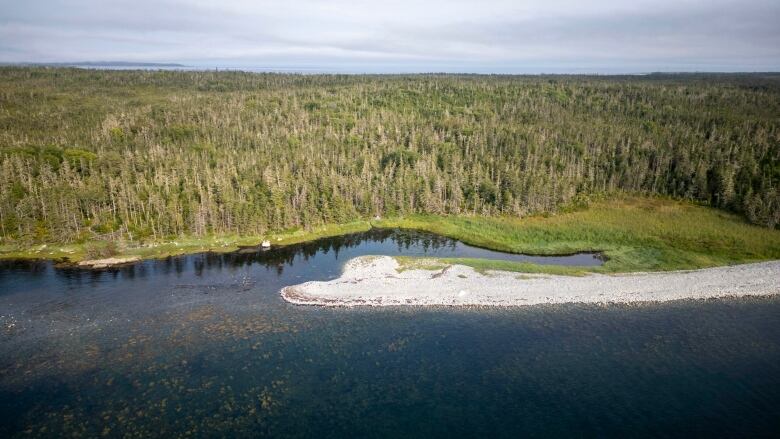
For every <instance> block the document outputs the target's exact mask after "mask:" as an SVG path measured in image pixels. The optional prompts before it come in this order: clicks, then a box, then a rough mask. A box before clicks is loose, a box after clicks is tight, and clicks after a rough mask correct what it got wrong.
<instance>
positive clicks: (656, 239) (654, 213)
mask: <svg viewBox="0 0 780 439" xmlns="http://www.w3.org/2000/svg"><path fill="white" fill-rule="evenodd" d="M372 224H373V225H374V226H376V227H397V228H404V229H416V230H424V231H428V232H432V233H436V234H440V235H444V236H448V237H451V238H455V239H458V240H460V241H463V242H464V243H467V244H470V245H475V246H479V247H485V248H490V249H493V250H500V251H506V252H512V253H525V254H535V255H563V254H571V253H577V252H584V251H598V252H602V253H603V254H604V256H605V257H606V258H607V261H606V263H605V264H604V265H603V266H601V267H564V268H561V267H558V268H554V267H551V266H539V265H535V264H528V263H517V262H510V261H494V260H490V261H488V260H463V259H459V260H448V261H447V262H457V263H461V264H465V265H470V266H472V267H474V268H477V269H480V270H485V269H502V270H508V271H523V272H546V273H552V272H556V271H558V272H561V273H562V274H572V273H578V272H579V273H581V272H586V271H597V272H629V271H659V270H684V269H696V268H704V267H713V266H719V265H731V264H737V263H746V262H755V261H761V260H769V259H780V231H777V230H769V229H766V228H762V227H757V226H753V225H750V224H748V223H747V222H745V220H744V219H742V218H740V217H738V216H736V215H732V214H729V213H726V212H723V211H721V210H718V209H712V208H708V207H704V206H699V205H695V204H691V203H688V202H683V201H674V200H669V199H663V198H647V197H638V196H618V197H615V198H612V199H609V200H606V199H605V200H601V201H598V202H595V203H592V204H591V205H590V206H589V207H587V208H584V209H581V210H575V211H572V212H568V213H563V214H559V215H552V216H537V217H527V218H510V217H491V218H485V217H451V216H429V215H419V216H412V217H407V218H398V219H393V218H389V219H384V220H381V221H375V222H373V223H372ZM442 261H444V260H442ZM564 272H565V273H564Z"/></svg>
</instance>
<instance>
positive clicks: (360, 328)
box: [0, 231, 780, 437]
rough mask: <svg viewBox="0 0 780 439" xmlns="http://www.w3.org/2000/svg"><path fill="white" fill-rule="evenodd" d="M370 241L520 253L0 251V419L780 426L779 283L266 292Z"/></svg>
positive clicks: (330, 243) (395, 429) (274, 426)
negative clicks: (408, 298)
mask: <svg viewBox="0 0 780 439" xmlns="http://www.w3.org/2000/svg"><path fill="white" fill-rule="evenodd" d="M363 254H407V255H415V254H417V255H421V254H425V255H438V256H459V257H501V258H507V257H519V256H507V255H501V254H497V253H494V252H488V251H486V250H481V249H474V248H471V247H467V246H463V245H462V244H459V243H457V242H455V241H452V240H448V239H444V238H440V237H435V236H431V235H426V234H419V233H408V232H387V231H385V232H371V233H369V234H365V235H353V236H347V237H342V238H334V239H328V240H323V241H320V242H317V243H314V244H307V245H301V246H293V247H287V248H282V249H276V250H272V251H268V252H257V251H251V250H248V251H244V252H243V253H234V254H225V255H214V254H200V255H192V256H184V257H178V258H170V259H168V260H164V261H148V262H144V263H140V264H136V265H133V266H130V267H123V268H120V269H117V270H110V271H102V272H90V271H81V270H59V269H54V268H53V267H52V266H51V264H50V263H42V262H38V263H11V262H5V263H0V421H2V422H0V437H16V436H19V437H26V436H30V435H31V436H47V437H64V436H76V437H79V436H81V437H97V436H101V435H105V436H107V437H150V436H153V437H176V436H189V437H214V436H217V437H220V436H224V437H257V436H273V437H464V436H465V437H476V436H486V437H518V436H531V437H540V436H543V437H549V436H559V437H571V436H591V437H592V436H597V437H603V436H618V437H625V436H631V437H634V436H645V437H659V436H660V437H689V436H700V437H702V436H703V437H711V436H721V437H722V436H727V437H761V436H764V437H771V436H777V432H778V431H780V299H777V298H764V299H741V300H713V301H680V302H673V303H668V304H662V305H642V306H592V305H587V306H586V305H565V306H537V307H528V308H518V309H489V308H488V309H479V308H400V307H399V308H384V309H370V308H355V309H322V308H316V307H298V306H294V305H289V304H287V303H285V302H284V301H282V300H281V298H280V297H279V294H278V292H279V289H280V288H281V287H283V286H285V285H289V284H293V283H299V282H304V281H307V280H314V279H318V280H319V279H329V278H333V277H336V276H338V274H339V271H340V267H341V266H342V265H343V263H344V262H346V261H347V260H348V259H350V258H352V257H354V256H359V255H363ZM577 257H578V258H582V259H576V261H577V263H582V264H585V263H590V264H595V263H598V260H597V259H594V257H593V256H590V255H580V256H577Z"/></svg>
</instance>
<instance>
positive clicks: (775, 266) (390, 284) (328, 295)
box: [281, 256, 780, 306]
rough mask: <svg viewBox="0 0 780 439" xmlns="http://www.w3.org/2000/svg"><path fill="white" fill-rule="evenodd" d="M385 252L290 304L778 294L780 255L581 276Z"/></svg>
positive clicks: (292, 292)
mask: <svg viewBox="0 0 780 439" xmlns="http://www.w3.org/2000/svg"><path fill="white" fill-rule="evenodd" d="M397 268H398V262H397V261H396V260H395V259H394V258H392V257H388V256H381V257H376V256H370V257H360V258H355V259H353V260H351V261H349V262H348V263H347V264H346V266H345V267H344V273H343V274H342V275H341V277H339V278H338V279H334V280H331V281H328V282H306V283H303V284H300V285H293V286H289V287H285V288H283V289H282V291H281V294H282V297H283V298H284V299H285V300H286V301H288V302H291V303H295V304H300V305H320V306H357V305H368V306H393V305H456V306H460V305H488V306H523V305H538V304H553V303H631V302H662V301H669V300H678V299H706V298H713V297H739V296H761V295H771V294H778V293H780V261H771V262H762V263H756V264H743V265H734V266H730V267H717V268H707V269H703V270H693V271H671V272H658V273H629V274H619V275H602V274H590V275H587V276H582V277H573V276H559V275H546V274H520V273H510V272H502V271H491V272H488V273H487V274H481V273H478V272H476V271H474V270H473V269H472V268H470V267H466V266H463V265H451V266H447V267H445V268H443V269H440V270H434V271H432V270H406V271H402V272H400V273H399V272H398V271H397Z"/></svg>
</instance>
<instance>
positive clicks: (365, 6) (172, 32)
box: [0, 0, 780, 73]
mask: <svg viewBox="0 0 780 439" xmlns="http://www.w3.org/2000/svg"><path fill="white" fill-rule="evenodd" d="M80 61H131V62H175V63H182V64H186V65H189V66H194V67H202V68H235V69H250V70H282V71H284V70H293V71H312V72H314V71H332V72H349V73H362V72H369V73H376V72H387V73H398V72H472V73H646V72H656V71H779V70H780V0H739V1H734V0H709V1H700V0H654V1H649V0H594V1H574V0H544V1H525V0H478V1H464V0H447V1H442V0H384V1H358V0H327V1H325V0H323V1H315V0H285V1H249V0H214V1H205V0H118V1H109V0H0V62H5V63H20V62H36V63H46V62H80Z"/></svg>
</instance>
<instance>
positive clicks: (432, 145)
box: [0, 67, 780, 242]
mask: <svg viewBox="0 0 780 439" xmlns="http://www.w3.org/2000/svg"><path fill="white" fill-rule="evenodd" d="M620 191H626V192H633V193H645V194H657V195H665V196H672V197H676V198H683V199H690V200H693V201H696V202H700V203H703V204H707V205H711V206H715V207H720V208H723V209H728V210H732V211H735V212H739V213H742V214H743V215H744V216H745V217H746V218H747V220H748V221H750V222H752V223H755V224H759V225H762V226H766V227H770V228H775V227H777V226H778V223H780V75H776V74H745V75H726V74H701V75H698V74H696V75H694V74H686V75H647V76H618V77H606V76H603V77H587V76H497V75H491V76H482V75H286V74H255V73H242V72H210V71H204V72H186V71H97V70H82V69H66V68H16V67H4V68H0V236H2V237H3V238H4V239H8V240H19V241H30V242H55V241H56V242H73V241H84V240H89V239H120V238H121V239H131V240H144V239H161V238H167V237H172V236H182V235H196V236H204V235H208V234H223V233H236V234H253V235H257V234H263V233H266V232H268V231H269V230H284V229H289V228H310V227H314V226H319V225H322V224H329V223H343V222H348V221H351V220H355V219H359V218H368V217H373V216H375V215H382V216H401V215H408V214H413V213H431V214H477V215H513V216H523V215H528V214H531V213H543V212H554V211H556V210H557V209H559V208H561V206H563V205H566V204H568V203H571V202H573V201H576V200H578V199H582V198H585V197H588V196H589V195H592V194H603V193H612V192H620Z"/></svg>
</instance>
